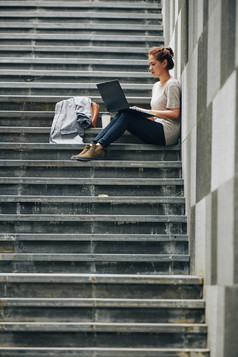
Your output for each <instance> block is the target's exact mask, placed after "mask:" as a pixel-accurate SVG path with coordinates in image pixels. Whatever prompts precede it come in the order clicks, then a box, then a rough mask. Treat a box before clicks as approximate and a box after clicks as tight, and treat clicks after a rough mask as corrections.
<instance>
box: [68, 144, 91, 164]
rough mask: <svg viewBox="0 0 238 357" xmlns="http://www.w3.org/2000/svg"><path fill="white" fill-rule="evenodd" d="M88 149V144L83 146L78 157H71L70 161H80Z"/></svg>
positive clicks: (89, 146)
mask: <svg viewBox="0 0 238 357" xmlns="http://www.w3.org/2000/svg"><path fill="white" fill-rule="evenodd" d="M90 148H91V145H90V144H87V145H85V146H84V149H83V151H81V152H80V153H79V154H78V155H73V156H71V160H81V158H82V157H83V156H84V155H85V154H86V152H87V151H88V150H90Z"/></svg>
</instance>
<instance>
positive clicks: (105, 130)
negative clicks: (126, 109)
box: [91, 113, 120, 144]
mask: <svg viewBox="0 0 238 357" xmlns="http://www.w3.org/2000/svg"><path fill="white" fill-rule="evenodd" d="M119 116H120V113H117V114H116V115H115V117H114V118H113V119H112V120H111V121H110V123H109V124H108V125H107V126H106V127H105V128H104V129H102V130H101V131H100V133H99V134H98V135H97V136H96V138H94V139H93V140H92V141H91V144H97V143H98V142H99V140H100V139H101V138H102V137H103V136H104V135H105V134H106V133H107V132H108V130H110V129H111V128H112V127H113V126H114V124H115V123H116V121H117V119H118V117H119Z"/></svg>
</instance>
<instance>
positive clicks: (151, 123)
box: [71, 47, 180, 160]
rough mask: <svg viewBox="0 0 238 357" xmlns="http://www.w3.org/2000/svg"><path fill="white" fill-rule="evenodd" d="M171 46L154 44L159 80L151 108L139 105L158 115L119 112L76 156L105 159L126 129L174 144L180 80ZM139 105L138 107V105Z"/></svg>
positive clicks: (153, 67) (152, 66)
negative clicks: (106, 152) (172, 71)
mask: <svg viewBox="0 0 238 357" xmlns="http://www.w3.org/2000/svg"><path fill="white" fill-rule="evenodd" d="M173 57H174V53H173V50H172V49H171V48H170V47H153V48H152V49H151V50H150V52H149V70H150V72H151V73H152V75H153V76H154V77H155V78H159V79H160V80H159V81H158V82H156V83H155V84H154V86H153V90H152V98H151V110H148V109H143V108H139V109H141V110H144V111H146V112H149V113H151V114H155V115H156V117H150V118H144V116H143V117H142V116H140V114H139V113H133V114H131V113H130V114H129V113H126V112H119V113H117V114H116V116H115V117H114V118H113V119H112V121H111V122H110V123H109V124H108V125H107V126H106V128H104V129H103V130H102V131H101V132H100V133H99V134H98V135H97V137H96V138H95V139H94V140H93V141H92V142H91V145H89V144H88V145H86V146H85V148H84V149H83V151H82V152H81V153H80V154H78V155H74V156H72V158H71V159H76V160H93V159H102V158H104V156H105V148H106V147H107V146H109V145H110V144H111V143H112V142H114V141H115V140H117V139H118V138H120V137H121V136H122V135H123V133H124V132H125V130H128V131H129V132H130V133H131V134H134V135H135V136H137V137H139V138H140V139H142V140H143V141H145V142H146V143H148V144H156V145H172V144H175V143H177V141H178V138H179V135H180V84H179V82H178V81H177V80H176V79H174V78H173V77H172V76H171V75H170V73H169V70H170V69H172V68H173V67H174V61H173ZM135 108H137V107H135Z"/></svg>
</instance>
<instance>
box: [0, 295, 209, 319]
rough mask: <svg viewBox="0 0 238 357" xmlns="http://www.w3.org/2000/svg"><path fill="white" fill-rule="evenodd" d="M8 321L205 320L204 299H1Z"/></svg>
mask: <svg viewBox="0 0 238 357" xmlns="http://www.w3.org/2000/svg"><path fill="white" fill-rule="evenodd" d="M1 305H2V306H3V307H2V313H1V316H2V320H3V321H5V319H7V321H9V322H34V321H35V322H43V321H49V320H50V321H51V322H56V321H59V322H70V321H72V322H90V321H91V322H120V323H122V322H133V321H134V322H135V323H166V322H167V323H204V307H205V301H204V300H166V301H165V300H159V299H93V298H88V299H82V298H81V299H80V298H79V299H54V298H50V299H36V298H35V299H19V298H18V299H15V298H5V299H1Z"/></svg>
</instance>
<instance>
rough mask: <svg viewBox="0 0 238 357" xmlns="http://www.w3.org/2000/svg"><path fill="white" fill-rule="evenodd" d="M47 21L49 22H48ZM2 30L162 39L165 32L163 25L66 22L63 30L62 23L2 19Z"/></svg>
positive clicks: (0, 25) (0, 27)
mask: <svg viewBox="0 0 238 357" xmlns="http://www.w3.org/2000/svg"><path fill="white" fill-rule="evenodd" d="M46 21H47V20H46ZM0 29H2V31H4V32H9V30H10V29H11V30H13V29H14V30H15V29H18V30H19V29H21V31H22V29H24V30H29V31H31V30H32V29H35V30H36V31H37V32H38V33H39V32H40V31H42V32H44V31H47V33H50V32H56V33H60V32H61V33H69V32H71V31H73V32H74V33H76V32H77V31H78V32H80V31H82V30H83V33H87V32H89V33H90V32H92V31H97V33H98V34H103V33H106V31H108V32H110V33H111V34H113V33H117V32H118V31H120V33H123V34H126V33H127V32H128V34H130V35H132V34H142V35H145V33H146V34H148V35H152V34H153V35H155V34H156V35H157V36H160V37H162V36H161V35H162V31H163V26H162V25H150V24H143V23H142V24H140V25H138V24H134V23H133V24H132V23H131V24H126V23H125V24H124V26H123V27H122V26H121V24H117V23H116V24H115V23H107V22H104V23H102V22H100V23H92V22H91V23H79V22H66V23H64V26H63V28H62V23H61V22H36V21H35V20H33V21H31V20H30V21H27V22H25V21H19V20H16V21H14V20H12V21H4V22H1V19H0Z"/></svg>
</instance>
